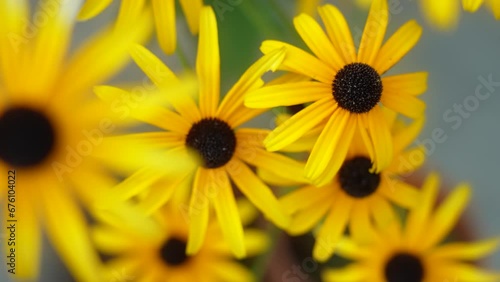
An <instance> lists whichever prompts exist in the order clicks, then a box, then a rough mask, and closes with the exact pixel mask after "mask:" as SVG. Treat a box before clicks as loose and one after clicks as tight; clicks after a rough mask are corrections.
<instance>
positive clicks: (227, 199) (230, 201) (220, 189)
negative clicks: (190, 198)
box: [209, 169, 246, 258]
mask: <svg viewBox="0 0 500 282" xmlns="http://www.w3.org/2000/svg"><path fill="white" fill-rule="evenodd" d="M209 177H210V181H211V183H210V184H209V185H211V186H212V189H216V192H215V193H216V194H215V195H214V198H213V203H214V208H215V213H216V214H217V219H218V221H219V224H220V227H221V229H222V233H223V234H224V239H225V240H226V241H227V242H228V243H229V246H230V248H231V250H232V251H233V254H234V255H235V256H236V257H237V258H243V257H245V256H246V250H245V245H244V239H243V226H242V224H241V220H240V217H239V213H238V207H237V206H236V201H235V199H234V195H233V190H232V187H231V183H230V182H229V178H228V176H227V173H226V172H225V171H224V170H223V169H217V170H214V169H212V170H210V174H209Z"/></svg>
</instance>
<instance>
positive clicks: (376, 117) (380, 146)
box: [367, 106, 394, 172]
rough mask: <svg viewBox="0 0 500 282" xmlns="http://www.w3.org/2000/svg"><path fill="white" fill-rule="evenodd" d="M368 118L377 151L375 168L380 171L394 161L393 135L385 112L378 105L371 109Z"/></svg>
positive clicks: (369, 128)
mask: <svg viewBox="0 0 500 282" xmlns="http://www.w3.org/2000/svg"><path fill="white" fill-rule="evenodd" d="M367 119H368V130H369V132H370V137H371V139H372V142H373V147H374V153H375V160H374V168H375V171H376V172H380V171H382V170H383V169H385V168H386V167H388V166H389V165H390V164H391V163H392V160H393V159H392V158H393V150H394V148H393V147H392V137H391V133H390V130H389V127H388V125H387V121H386V120H385V118H384V114H383V112H382V110H381V109H380V108H379V107H378V106H376V107H374V108H373V109H372V110H371V112H370V113H369V116H368V118H367Z"/></svg>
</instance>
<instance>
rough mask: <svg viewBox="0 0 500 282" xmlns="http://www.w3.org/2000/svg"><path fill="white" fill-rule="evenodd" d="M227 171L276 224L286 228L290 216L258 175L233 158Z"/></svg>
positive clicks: (249, 197)
mask: <svg viewBox="0 0 500 282" xmlns="http://www.w3.org/2000/svg"><path fill="white" fill-rule="evenodd" d="M226 171H227V172H228V173H229V175H230V176H231V179H232V180H233V182H234V183H235V184H236V186H237V187H238V188H239V189H240V191H241V192H242V193H243V194H244V195H245V196H246V197H247V198H248V199H249V200H250V201H251V202H252V203H253V204H254V205H255V206H256V207H257V208H258V209H259V210H261V211H262V213H263V214H264V215H265V216H266V217H267V218H268V219H269V220H270V221H271V222H273V223H274V224H276V225H277V226H278V227H280V228H286V227H287V226H288V225H289V224H290V218H289V217H288V216H287V215H285V213H284V212H283V211H282V210H281V209H280V205H279V203H278V200H277V199H276V197H275V196H274V195H273V193H272V192H271V189H270V188H269V187H268V186H267V185H265V184H264V183H263V182H262V181H261V180H260V179H259V178H257V176H256V175H255V174H254V173H253V172H252V171H251V170H250V168H248V167H247V166H246V164H244V163H243V162H241V161H240V160H238V159H236V158H233V159H232V160H231V161H230V162H229V163H228V164H227V165H226Z"/></svg>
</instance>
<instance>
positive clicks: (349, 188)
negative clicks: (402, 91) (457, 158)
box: [264, 119, 425, 261]
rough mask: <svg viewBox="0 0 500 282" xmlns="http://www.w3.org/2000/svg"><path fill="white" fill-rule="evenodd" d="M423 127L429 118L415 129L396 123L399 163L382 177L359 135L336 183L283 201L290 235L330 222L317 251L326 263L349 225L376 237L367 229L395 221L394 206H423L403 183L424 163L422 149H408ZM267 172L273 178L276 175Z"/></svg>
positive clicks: (293, 194)
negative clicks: (372, 224)
mask: <svg viewBox="0 0 500 282" xmlns="http://www.w3.org/2000/svg"><path fill="white" fill-rule="evenodd" d="M422 126H423V119H421V120H418V121H416V122H414V123H413V124H411V125H409V126H402V125H401V124H400V122H397V123H396V124H395V126H394V127H393V131H392V134H393V139H394V148H395V152H394V159H393V160H392V162H391V164H390V165H389V166H388V167H387V168H386V169H384V170H382V171H381V172H380V173H373V172H370V168H371V166H372V163H371V161H370V158H369V156H370V153H369V152H368V151H367V150H366V148H365V146H364V144H363V141H362V139H361V136H359V135H358V136H355V137H354V139H353V140H352V146H351V148H350V149H349V151H348V153H347V157H346V158H345V160H344V162H343V163H342V165H341V168H340V170H339V172H338V174H337V175H336V176H335V178H334V179H333V181H332V182H331V183H330V184H328V185H326V186H323V187H320V188H318V187H316V186H313V185H307V186H304V187H301V188H299V189H297V190H295V191H293V192H291V193H289V194H287V195H286V196H284V197H283V198H281V199H280V204H281V205H282V206H283V207H284V208H285V209H286V210H287V211H288V212H289V213H290V214H292V216H293V217H292V222H291V224H290V227H289V228H288V229H287V231H288V232H289V233H290V234H292V235H299V234H302V233H305V232H307V231H309V230H311V229H312V228H313V227H315V226H316V225H317V224H318V223H319V222H320V221H321V220H322V219H323V218H325V221H324V224H323V225H322V227H321V229H319V232H318V235H317V240H316V244H315V246H314V250H313V256H314V258H315V259H317V260H319V261H325V260H327V259H328V258H329V257H330V256H331V255H332V254H333V252H334V249H335V246H336V244H337V242H338V240H339V239H340V238H341V236H342V234H343V233H344V231H345V230H346V227H347V226H349V230H350V232H351V233H350V234H351V236H354V237H355V238H363V237H365V236H370V233H368V232H367V230H369V227H370V221H371V220H372V219H373V218H380V219H382V218H385V220H391V217H392V216H393V213H392V212H391V209H392V207H391V203H394V204H397V205H399V206H401V207H405V208H410V207H413V206H415V205H416V204H418V203H419V199H420V195H419V193H418V191H417V189H416V188H414V187H412V186H411V185H408V184H406V183H405V182H403V181H402V180H401V175H406V174H408V173H412V172H413V171H414V170H415V169H417V168H418V167H420V165H421V164H423V162H424V159H425V157H424V156H425V155H424V152H423V151H422V149H421V148H418V147H417V148H413V149H408V150H405V148H406V147H407V146H408V145H409V144H410V143H411V142H413V140H414V139H415V137H416V136H418V134H419V132H420V130H421V128H422ZM267 174H268V175H269V176H270V175H271V172H267ZM269 176H266V177H264V178H265V179H267V178H271V177H269Z"/></svg>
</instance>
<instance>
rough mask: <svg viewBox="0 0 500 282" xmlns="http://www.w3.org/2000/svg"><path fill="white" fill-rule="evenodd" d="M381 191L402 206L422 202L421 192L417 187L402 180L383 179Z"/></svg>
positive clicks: (408, 206)
mask: <svg viewBox="0 0 500 282" xmlns="http://www.w3.org/2000/svg"><path fill="white" fill-rule="evenodd" d="M384 176H385V175H384ZM385 177H389V176H385ZM380 192H381V193H382V194H383V195H385V196H386V197H387V198H389V199H390V200H391V201H392V202H393V203H396V204H398V205H399V206H402V207H406V208H411V207H414V206H415V205H416V204H418V203H419V202H420V193H419V191H418V190H417V188H415V187H413V186H412V185H410V184H407V183H405V182H403V181H400V180H396V179H382V183H381V187H380Z"/></svg>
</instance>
